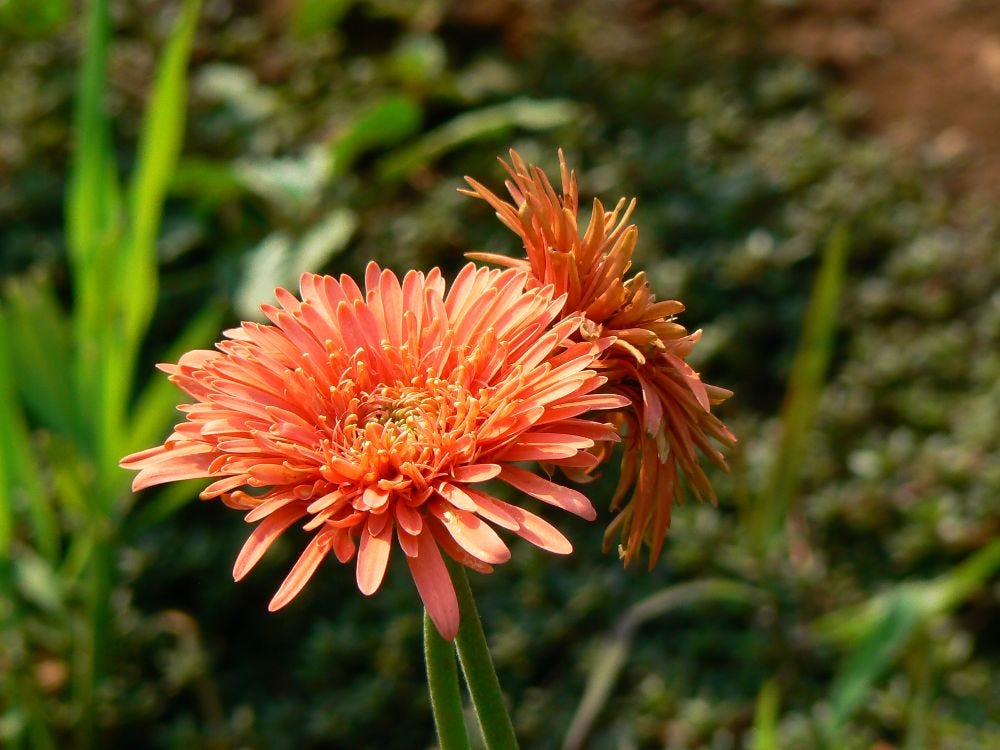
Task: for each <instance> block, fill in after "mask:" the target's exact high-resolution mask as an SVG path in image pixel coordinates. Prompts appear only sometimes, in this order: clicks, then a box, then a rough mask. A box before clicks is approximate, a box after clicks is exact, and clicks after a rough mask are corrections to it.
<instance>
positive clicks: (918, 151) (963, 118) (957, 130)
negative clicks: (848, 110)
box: [770, 0, 1000, 198]
mask: <svg viewBox="0 0 1000 750" xmlns="http://www.w3.org/2000/svg"><path fill="white" fill-rule="evenodd" d="M772 7H774V6H772ZM770 20H771V23H772V24H773V26H772V29H773V32H772V33H771V34H770V36H771V38H772V39H773V40H774V43H775V44H776V46H777V47H778V48H779V49H780V50H782V51H786V52H791V53H793V54H795V55H797V56H801V57H803V58H805V59H807V60H809V61H811V62H813V63H816V64H820V65H824V66H827V67H831V68H833V69H834V70H835V71H836V72H837V73H838V74H839V75H840V76H841V77H842V79H843V81H844V82H845V83H846V84H847V85H848V86H849V87H851V88H852V89H855V90H857V91H858V92H860V93H861V94H862V95H864V96H865V98H866V100H867V103H868V105H869V107H870V111H869V123H870V124H871V126H872V128H873V129H874V130H875V131H877V132H880V133H882V134H884V135H885V136H886V137H887V138H888V139H889V140H890V141H891V142H893V143H895V144H896V145H898V146H900V147H902V148H903V149H905V150H906V151H907V152H908V153H911V154H915V155H918V156H920V157H924V158H929V159H932V160H934V161H937V162H945V163H949V164H954V165H955V169H954V175H955V182H956V187H957V188H959V189H962V190H972V191H976V192H984V193H985V194H986V195H988V196H990V197H994V198H1000V2H997V1H996V0H803V1H802V2H799V3H797V4H795V5H794V6H793V7H787V6H786V7H785V8H783V9H777V10H773V11H772V15H771V19H770Z"/></svg>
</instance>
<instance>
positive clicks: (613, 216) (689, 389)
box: [462, 151, 735, 566]
mask: <svg viewBox="0 0 1000 750" xmlns="http://www.w3.org/2000/svg"><path fill="white" fill-rule="evenodd" d="M510 155H511V163H510V164H507V163H506V162H504V161H503V160H501V163H502V164H503V165H504V167H505V168H506V169H507V171H508V173H509V174H510V177H511V179H510V180H508V181H507V182H506V187H507V190H508V192H509V193H510V195H511V198H512V199H513V202H507V201H505V200H503V199H502V198H500V197H498V196H497V195H495V194H494V193H493V192H492V191H490V190H489V189H487V188H486V187H484V186H483V185H482V184H480V183H479V182H477V181H476V180H474V179H472V178H469V177H467V178H466V180H467V181H468V183H469V185H470V186H471V187H472V190H464V191H462V192H465V193H466V194H468V195H471V196H473V197H477V198H482V199H483V200H485V201H486V202H487V203H489V204H490V205H491V206H492V207H493V208H494V209H495V210H496V212H497V216H498V217H499V219H500V221H501V222H503V224H504V225H506V226H507V227H508V228H510V229H511V230H512V231H513V232H515V233H516V234H518V235H519V236H520V237H521V240H522V241H523V242H524V249H525V251H526V253H527V259H513V258H508V257H506V256H503V255H495V254H493V253H469V257H470V258H472V259H473V260H480V261H487V262H491V263H496V264H498V265H503V266H507V267H510V268H513V269H517V270H524V271H530V272H531V274H532V277H533V278H534V279H535V283H536V284H537V285H546V286H548V285H551V286H552V287H554V289H555V293H556V294H565V295H566V297H567V299H566V305H565V307H563V310H562V315H563V316H565V317H567V318H571V317H572V316H576V315H581V314H582V315H583V320H582V322H581V324H580V327H579V329H578V331H577V333H576V338H577V340H582V341H593V340H596V339H599V338H605V337H611V338H612V339H613V343H612V345H611V346H610V347H609V348H608V349H606V350H605V351H604V353H603V354H602V355H601V357H600V362H599V364H598V365H597V366H598V367H599V369H600V372H601V373H602V374H603V375H605V376H606V377H607V378H608V383H607V385H606V386H605V387H604V389H603V391H604V392H607V393H616V394H620V395H623V396H626V397H627V398H628V399H629V400H630V402H631V407H630V408H628V409H626V410H622V411H619V412H618V413H617V414H616V415H615V417H616V419H617V421H618V423H619V425H620V426H621V428H622V431H623V433H624V434H625V436H626V442H625V451H624V455H623V458H622V471H621V479H620V480H619V483H618V487H617V490H616V491H615V495H614V498H613V499H612V501H611V508H612V510H615V509H617V508H621V512H620V513H619V514H618V515H617V516H616V517H615V519H614V520H613V521H612V522H611V524H610V526H609V527H608V532H607V534H606V535H605V546H606V547H607V546H610V542H611V539H612V538H613V537H614V535H615V534H616V533H618V532H620V535H621V547H620V552H621V555H622V557H623V558H624V559H625V561H626V563H628V562H631V560H632V559H634V558H635V557H636V556H637V555H638V554H639V553H640V551H641V548H642V546H643V545H644V544H645V545H647V546H648V547H649V551H650V566H652V565H653V564H655V562H656V560H657V558H658V557H659V554H660V551H661V549H662V547H663V540H664V536H665V534H666V531H667V528H668V527H669V525H670V511H671V506H672V502H673V500H674V499H677V500H678V501H679V500H681V499H682V498H683V488H682V486H681V481H680V479H679V477H678V468H680V471H681V473H683V476H684V479H685V480H686V482H687V484H688V486H689V487H690V489H691V492H693V493H694V495H695V496H696V497H698V498H699V499H705V498H708V499H711V500H712V501H713V502H714V500H715V493H714V492H713V490H712V486H711V484H710V483H709V481H708V478H707V477H706V476H705V472H704V470H703V469H702V467H701V464H700V462H699V459H698V453H699V452H700V453H701V454H702V455H704V456H707V457H708V458H709V460H711V461H712V462H713V463H715V464H716V465H718V466H719V467H721V468H723V469H725V468H726V462H725V458H724V456H723V455H722V453H721V452H720V451H719V450H718V449H717V448H716V447H715V446H714V445H713V444H712V442H711V439H714V440H715V441H717V442H718V443H720V444H721V445H723V446H731V445H732V444H733V443H734V442H735V437H734V436H733V434H732V433H731V432H730V431H729V430H728V429H726V426H725V425H724V424H722V422H721V421H719V419H718V418H717V417H715V416H714V415H713V414H712V413H711V406H712V405H713V404H718V403H721V402H722V401H724V400H725V399H726V398H728V397H729V396H730V395H732V394H731V393H730V391H727V390H725V389H723V388H718V387H716V386H712V385H708V384H706V383H703V382H702V381H701V378H700V377H699V376H698V373H696V372H695V371H694V370H693V369H691V367H690V366H689V365H688V364H687V362H685V361H684V360H685V358H686V357H687V356H688V354H689V353H690V352H691V349H692V348H693V347H694V345H695V343H696V342H697V341H698V339H699V338H700V336H701V332H700V331H695V332H694V333H688V332H687V330H686V329H685V328H684V326H682V325H680V324H679V323H677V322H676V321H675V319H674V317H675V316H676V315H677V314H678V313H680V312H682V311H683V310H684V305H682V304H681V303H680V302H678V301H676V300H661V301H659V302H658V301H656V298H655V297H654V296H653V294H652V292H651V291H650V288H649V284H648V282H647V281H646V275H645V274H644V273H638V274H636V275H634V276H633V277H632V278H630V279H628V280H626V279H625V274H626V272H627V271H628V270H629V267H630V265H631V262H632V252H633V250H634V249H635V244H636V238H637V237H638V230H637V228H636V226H635V225H634V224H629V223H628V219H629V216H630V215H631V213H632V210H633V209H634V207H635V200H634V199H633V200H632V201H631V202H628V203H626V201H625V199H624V198H622V199H621V200H619V201H618V203H617V205H616V206H615V207H614V209H612V210H610V211H608V210H605V208H604V206H603V205H602V204H601V202H600V201H599V200H596V199H595V200H594V206H593V211H592V213H591V216H590V222H589V224H588V225H587V228H586V231H585V232H583V233H582V234H581V232H580V230H579V227H578V224H577V215H578V209H579V193H578V190H577V183H576V175H575V174H574V173H573V172H571V171H569V170H568V169H567V168H566V161H565V158H564V157H563V154H562V152H561V151H560V153H559V166H560V173H561V177H562V195H557V194H556V192H555V190H554V189H553V187H552V185H551V183H550V182H549V179H548V177H547V176H546V175H545V173H544V172H543V171H542V170H541V169H539V168H538V167H536V166H534V165H527V164H525V163H524V161H523V160H522V159H521V157H520V156H519V155H518V154H517V152H515V151H511V152H510ZM608 448H609V446H603V452H601V453H600V455H602V456H604V455H606V452H607V450H608ZM576 473H577V474H578V473H579V472H576ZM630 490H631V497H630V499H629V501H628V502H627V503H625V505H624V507H622V501H623V500H624V499H625V497H626V496H627V495H628V494H629V491H630Z"/></svg>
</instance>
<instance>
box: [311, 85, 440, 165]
mask: <svg viewBox="0 0 1000 750" xmlns="http://www.w3.org/2000/svg"><path fill="white" fill-rule="evenodd" d="M422 122H423V110H422V109H421V108H420V105H419V104H418V103H417V102H415V101H414V100H413V99H411V98H409V97H407V96H402V95H398V96H390V97H387V98H385V99H382V100H381V101H379V102H376V103H375V104H372V105H370V106H369V107H367V108H365V109H364V110H362V111H361V112H359V113H358V115H357V116H356V117H355V118H354V119H353V120H352V121H351V123H350V124H349V125H348V127H347V128H346V129H345V130H344V131H343V132H342V133H341V134H340V135H338V136H337V137H336V138H334V139H333V141H332V142H331V144H330V157H331V174H330V176H331V177H336V176H337V175H341V174H344V173H345V172H347V171H348V170H349V169H350V168H351V166H352V165H353V164H354V161H355V159H357V158H358V157H359V156H361V155H362V154H364V153H366V152H368V151H371V150H374V149H377V148H380V147H386V146H395V145H396V144H397V143H400V142H401V141H403V140H405V139H406V138H409V137H410V136H411V135H413V134H414V133H416V132H417V131H418V130H420V126H421V124H422Z"/></svg>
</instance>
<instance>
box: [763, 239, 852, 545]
mask: <svg viewBox="0 0 1000 750" xmlns="http://www.w3.org/2000/svg"><path fill="white" fill-rule="evenodd" d="M849 245H850V233H849V232H848V230H847V228H846V227H844V226H838V227H836V228H835V229H834V230H833V232H832V234H831V235H830V238H829V239H828V240H827V243H826V247H825V248H824V250H823V259H822V263H821V265H820V269H819V273H818V274H817V277H816V282H815V284H814V286H813V291H812V294H811V296H810V298H809V306H808V309H807V310H806V318H805V322H804V324H803V327H802V335H801V337H800V339H799V345H798V349H797V351H796V353H795V358H794V360H793V362H792V371H791V374H790V376H789V381H788V391H787V392H786V394H785V401H784V404H783V405H782V408H781V416H780V428H779V429H780V433H779V437H778V444H777V447H776V450H775V453H774V460H773V463H772V468H771V472H770V476H769V478H768V484H767V489H766V491H765V494H764V496H763V497H761V498H759V499H758V500H757V502H755V503H754V504H753V505H752V506H751V508H750V510H749V526H750V532H751V537H752V539H753V542H754V544H755V546H756V548H757V549H759V550H763V549H765V548H766V547H767V545H768V543H769V542H770V540H771V539H773V538H774V535H775V533H776V532H777V531H778V530H779V528H780V527H781V523H782V521H783V520H784V518H785V515H786V514H787V513H788V511H789V509H790V508H791V507H792V503H793V502H794V499H795V493H796V492H797V491H798V484H799V478H800V475H801V469H802V463H803V460H804V457H805V455H804V452H805V448H806V439H807V437H808V433H809V430H810V428H811V427H812V423H813V418H814V416H815V413H816V407H817V406H818V405H819V399H820V396H821V395H822V393H823V383H824V379H825V377H826V371H827V368H828V366H829V363H830V358H831V356H832V354H833V343H834V334H835V333H836V329H837V310H838V307H839V305H840V296H841V289H842V288H843V285H844V277H845V274H846V270H847V253H848V248H849Z"/></svg>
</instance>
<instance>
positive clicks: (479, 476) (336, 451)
mask: <svg viewBox="0 0 1000 750" xmlns="http://www.w3.org/2000/svg"><path fill="white" fill-rule="evenodd" d="M527 278H528V274H527V273H525V272H521V271H514V270H508V271H503V272H501V271H496V270H489V269H486V268H478V269H477V268H476V267H475V266H474V265H473V264H471V263H470V264H469V265H467V266H466V267H465V268H463V269H462V271H461V272H460V273H459V274H458V277H457V278H456V279H455V282H454V284H452V286H451V289H450V290H449V292H448V293H447V294H445V284H444V281H443V280H442V278H441V274H440V272H439V271H438V270H437V269H434V270H432V271H431V272H430V273H429V274H427V276H424V275H423V274H422V273H417V272H415V271H411V272H409V273H408V274H406V276H405V278H404V279H403V282H402V284H400V282H399V280H398V279H397V277H396V276H395V275H394V274H393V273H391V272H390V271H388V270H385V271H383V270H381V269H380V268H379V267H378V266H377V265H375V264H374V263H372V264H370V265H369V266H368V269H367V273H366V278H365V287H366V289H365V291H364V292H362V290H361V289H359V288H358V286H357V285H356V284H355V283H354V282H353V281H352V280H351V279H350V277H347V276H341V277H340V280H339V281H338V280H336V279H334V278H333V277H330V276H316V275H312V274H305V275H303V276H302V279H301V292H302V301H301V302H300V301H299V300H298V299H297V298H296V297H295V296H294V295H292V294H291V293H290V292H287V291H285V290H284V289H278V290H277V292H276V294H277V298H278V303H279V305H280V308H275V307H272V306H270V305H265V306H263V307H262V310H263V311H264V313H265V315H267V317H268V318H269V319H270V320H271V321H272V323H273V324H274V325H261V324H256V323H243V324H242V326H241V327H240V328H236V329H233V330H230V331H227V332H226V336H227V337H228V340H227V341H222V342H220V343H219V344H217V349H218V351H193V352H189V353H187V354H185V355H184V356H183V357H181V359H180V361H179V362H178V363H177V364H176V365H161V369H163V370H164V371H166V372H168V373H169V374H170V379H171V380H172V381H173V382H174V383H176V384H177V385H178V386H179V387H180V388H181V389H183V390H184V391H185V392H187V393H188V394H189V395H190V396H192V397H193V399H194V403H192V404H189V405H185V406H182V407H180V409H181V411H183V412H184V413H185V414H186V415H187V421H185V422H183V423H182V424H180V425H178V426H177V427H176V429H175V431H174V433H173V434H172V435H171V436H170V437H169V438H168V439H167V441H166V442H165V443H164V444H163V445H161V446H157V447H155V448H151V449H149V450H145V451H142V452H140V453H136V454H134V455H132V456H128V457H127V458H125V459H123V460H122V464H121V465H122V466H123V467H125V468H128V469H138V470H139V473H138V475H137V476H136V477H135V481H134V482H133V485H132V487H133V489H134V490H140V489H142V488H144V487H149V486H151V485H155V484H160V483H163V482H169V481H174V480H179V479H189V478H195V477H214V478H216V481H215V482H213V483H212V484H211V485H209V486H208V487H207V488H206V489H205V490H204V491H203V492H202V493H201V497H202V498H203V499H208V498H214V497H219V498H221V499H222V501H223V502H224V503H225V504H227V505H229V506H231V507H233V508H237V509H241V510H246V511H249V512H248V513H247V516H246V520H247V522H250V523H252V522H257V521H259V522H260V523H259V525H258V526H257V527H256V529H254V531H253V533H252V534H251V535H250V538H249V539H248V540H247V542H246V544H245V545H244V546H243V549H242V550H241V552H240V554H239V557H238V558H237V560H236V565H235V568H234V570H233V575H234V577H235V578H236V579H237V580H239V579H240V578H242V577H243V576H244V575H246V574H247V572H248V571H249V570H250V568H252V567H253V566H254V564H256V562H257V561H258V560H259V559H260V558H261V556H262V555H263V554H264V552H265V551H266V550H267V548H268V547H269V546H270V545H271V543H272V542H274V540H275V539H276V538H277V537H278V536H279V535H280V534H281V533H282V532H283V531H284V530H285V529H287V528H288V527H289V526H291V525H292V524H293V523H295V522H296V521H298V520H299V519H302V518H304V517H305V518H307V519H308V520H307V522H306V523H305V525H304V528H305V529H306V530H308V531H312V532H315V533H314V534H313V536H312V539H311V541H310V542H309V543H308V545H307V546H306V548H305V551H304V552H303V553H302V555H301V557H300V558H299V559H298V561H297V562H296V563H295V565H294V566H293V567H292V570H291V572H290V573H289V574H288V577H287V578H286V579H285V581H284V583H282V584H281V587H280V588H279V589H278V591H277V593H276V594H275V595H274V598H273V599H272V600H271V603H270V606H269V608H270V609H271V610H275V609H278V608H279V607H282V606H284V605H285V604H287V603H288V602H289V601H290V600H291V599H292V598H293V597H294V596H295V595H296V594H297V593H298V592H299V591H300V590H301V589H302V587H303V585H304V584H305V583H306V582H307V581H308V580H309V578H310V577H311V576H312V575H313V573H314V572H315V570H316V568H317V566H318V565H319V564H320V562H322V560H323V558H324V557H325V556H326V555H327V554H328V553H329V552H330V551H331V550H332V551H333V553H334V555H335V556H336V557H337V559H338V560H340V561H341V562H344V563H346V562H348V561H350V560H351V559H352V558H353V557H354V556H355V554H357V566H356V570H357V583H358V588H359V589H360V590H361V592H362V593H364V594H372V593H374V592H375V591H376V590H377V589H378V588H379V586H380V585H381V583H382V579H383V577H384V575H385V571H386V565H387V563H388V560H389V552H390V547H391V544H392V540H393V537H395V538H396V541H397V542H398V544H399V546H400V548H401V549H402V551H403V555H404V557H405V559H406V562H407V565H408V566H409V568H410V572H411V574H412V576H413V580H414V582H415V583H416V586H417V590H418V591H419V593H420V596H421V598H422V599H423V601H424V604H425V606H426V607H427V610H428V612H429V613H430V615H431V618H432V619H433V621H434V623H435V624H436V625H437V628H438V630H439V631H440V632H441V634H442V635H443V636H444V637H445V638H453V637H454V636H455V634H456V633H457V631H458V621H459V611H458V604H457V600H456V597H455V592H454V589H453V587H452V583H451V580H450V578H449V575H448V571H447V569H446V567H445V565H444V561H443V559H442V556H441V553H440V551H439V547H440V549H443V550H444V551H445V552H446V553H447V554H448V555H450V556H451V557H452V558H454V559H455V560H457V561H458V562H460V563H462V564H464V565H467V566H469V567H471V568H474V569H476V570H480V571H484V572H489V571H490V570H491V569H492V568H491V567H490V566H491V565H492V564H497V563H502V562H505V561H506V560H507V559H508V558H509V556H510V552H509V550H508V548H507V546H506V545H505V544H504V542H503V541H502V540H501V539H500V537H499V536H498V535H497V533H496V532H495V531H494V530H493V528H492V527H491V526H490V525H488V524H487V523H485V522H484V521H489V522H490V523H492V524H495V525H496V526H499V527H502V528H505V529H508V530H510V531H513V532H514V533H516V534H518V535H520V536H522V537H524V538H525V539H527V540H528V541H530V542H532V543H533V544H536V545H538V546H539V547H541V548H543V549H546V550H548V551H550V552H555V553H559V554H564V553H567V552H569V551H570V550H571V546H570V543H569V541H568V540H567V539H566V538H565V537H564V536H563V535H562V534H560V533H559V532H558V531H557V530H556V529H555V528H554V527H552V526H551V525H549V524H548V523H546V522H545V521H543V520H542V519H541V518H539V517H538V516H536V515H534V514H532V513H530V512H528V511H527V510H525V509H523V508H521V507H518V506H517V505H512V504H509V503H506V502H503V501H502V500H499V499H498V498H496V497H492V496H491V495H489V494H487V493H486V492H485V491H483V490H482V489H481V488H479V487H476V486H475V485H477V484H479V483H481V482H485V481H487V480H490V479H494V478H496V479H500V480H502V481H504V482H506V483H507V484H509V485H511V486H513V487H515V488H516V489H518V490H520V491H522V492H524V493H527V494H528V495H532V496H534V497H536V498H538V499H539V500H542V501H543V502H546V503H549V504H551V505H555V506H557V507H559V508H563V509H564V510H568V511H570V512H571V513H575V514H577V515H580V516H582V517H584V518H587V519H593V518H594V516H595V512H594V509H593V507H592V506H591V504H590V502H589V501H588V500H587V498H586V497H584V495H582V494H581V493H580V492H578V491H576V490H573V489H569V488H567V487H563V486H561V485H558V484H555V483H554V482H551V481H549V480H548V479H545V478H543V477H541V476H538V475H536V474H534V473H531V472H529V471H527V470H525V469H524V468H519V467H518V466H516V465H515V463H516V462H520V461H532V460H543V461H546V462H548V463H552V464H555V465H559V466H565V467H575V468H581V469H588V468H591V467H592V466H593V465H594V463H595V462H596V460H597V459H596V458H595V456H594V455H593V454H592V453H590V452H588V451H587V449H588V448H591V447H592V446H594V444H595V441H599V442H605V441H609V440H614V439H616V433H615V430H614V428H613V427H612V426H610V425H608V424H604V423H599V422H593V421H589V420H586V419H582V418H581V415H584V414H586V413H587V412H589V411H591V410H594V409H614V408H619V407H621V406H622V404H624V403H625V399H624V398H622V397H621V396H618V395H614V394H596V393H595V390H596V389H598V388H599V387H600V386H601V385H603V384H604V382H605V377H603V376H601V375H598V374H595V373H594V372H593V370H591V369H589V368H590V367H591V365H592V364H593V362H594V360H595V357H597V356H598V354H599V352H600V351H601V349H602V348H603V347H604V346H606V345H607V344H608V342H607V341H596V342H591V341H574V340H572V339H571V336H572V333H573V331H574V330H576V329H577V328H578V327H579V324H580V321H579V319H578V318H574V317H572V316H571V317H568V318H563V319H562V320H559V318H560V315H561V310H562V306H563V302H564V298H563V297H562V296H561V295H556V294H555V293H554V291H553V289H552V287H551V286H546V287H539V286H537V285H536V286H535V287H534V288H533V289H531V290H526V289H525V286H526V282H527ZM556 321H558V322H556Z"/></svg>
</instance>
